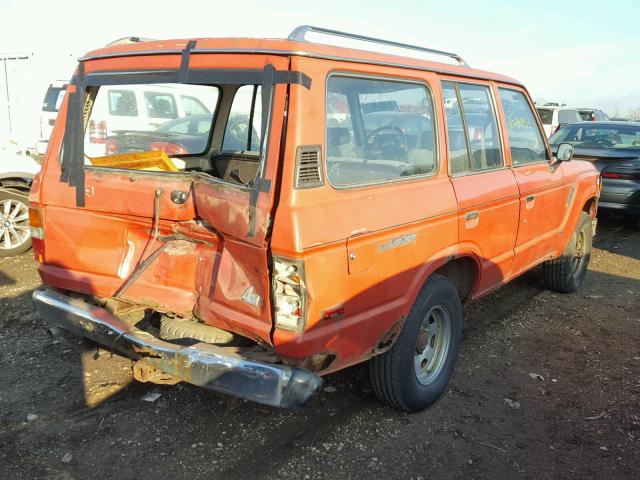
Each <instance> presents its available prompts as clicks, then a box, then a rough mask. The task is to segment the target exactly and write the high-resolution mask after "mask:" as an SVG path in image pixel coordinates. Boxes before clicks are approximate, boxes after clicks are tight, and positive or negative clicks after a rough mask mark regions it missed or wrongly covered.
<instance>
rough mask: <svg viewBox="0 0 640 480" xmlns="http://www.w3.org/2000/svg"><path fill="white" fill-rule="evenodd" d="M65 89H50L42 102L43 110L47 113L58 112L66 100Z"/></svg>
mask: <svg viewBox="0 0 640 480" xmlns="http://www.w3.org/2000/svg"><path fill="white" fill-rule="evenodd" d="M65 91H66V89H65V88H64V87H49V90H47V93H46V94H45V96H44V102H42V110H43V111H45V112H57V111H58V110H60V105H61V104H62V100H63V99H64V92H65Z"/></svg>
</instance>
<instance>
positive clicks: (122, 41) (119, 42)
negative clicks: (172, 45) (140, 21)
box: [105, 37, 153, 47]
mask: <svg viewBox="0 0 640 480" xmlns="http://www.w3.org/2000/svg"><path fill="white" fill-rule="evenodd" d="M152 41H153V39H152V38H142V37H123V38H119V39H117V40H114V41H113V42H109V43H107V44H106V45H105V47H115V46H116V45H128V44H130V43H140V42H152Z"/></svg>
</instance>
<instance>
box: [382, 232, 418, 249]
mask: <svg viewBox="0 0 640 480" xmlns="http://www.w3.org/2000/svg"><path fill="white" fill-rule="evenodd" d="M410 243H416V234H415V233H409V234H407V235H401V236H399V237H396V238H392V239H391V240H389V241H388V242H385V243H381V244H380V245H378V251H379V252H386V251H387V250H392V249H394V248H398V247H403V246H405V245H409V244H410Z"/></svg>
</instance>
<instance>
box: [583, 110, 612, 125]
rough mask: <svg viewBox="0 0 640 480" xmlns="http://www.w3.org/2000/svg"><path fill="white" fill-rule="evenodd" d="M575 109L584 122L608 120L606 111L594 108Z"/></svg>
mask: <svg viewBox="0 0 640 480" xmlns="http://www.w3.org/2000/svg"><path fill="white" fill-rule="evenodd" d="M577 110H578V113H579V114H580V117H581V118H582V120H584V121H585V122H606V121H608V120H610V119H609V116H608V115H607V114H606V113H604V112H603V111H602V110H598V109H596V108H578V109H577Z"/></svg>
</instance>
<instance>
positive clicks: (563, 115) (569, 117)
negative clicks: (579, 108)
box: [558, 110, 581, 125]
mask: <svg viewBox="0 0 640 480" xmlns="http://www.w3.org/2000/svg"><path fill="white" fill-rule="evenodd" d="M580 120H581V118H580V115H578V112H576V111H575V110H560V111H559V112H558V123H559V124H560V125H566V124H567V123H575V122H579V121H580Z"/></svg>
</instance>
